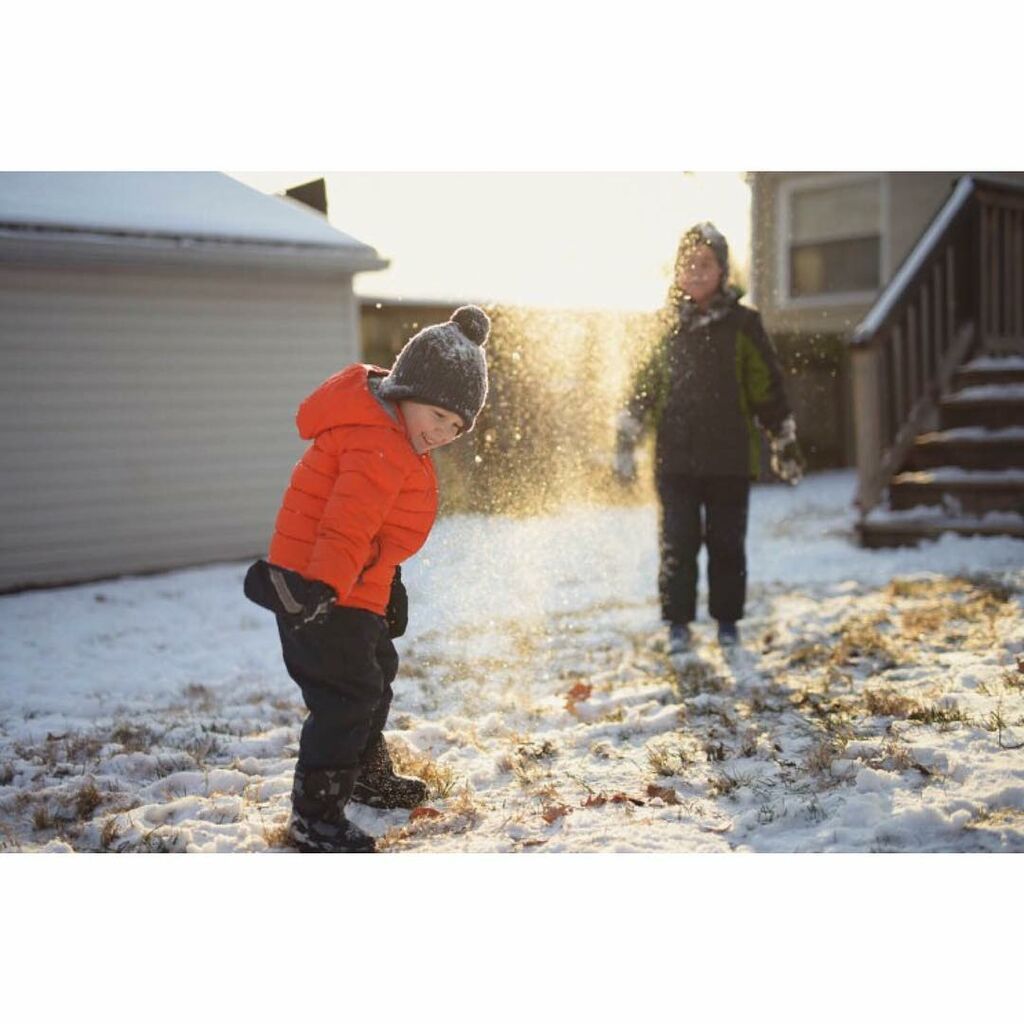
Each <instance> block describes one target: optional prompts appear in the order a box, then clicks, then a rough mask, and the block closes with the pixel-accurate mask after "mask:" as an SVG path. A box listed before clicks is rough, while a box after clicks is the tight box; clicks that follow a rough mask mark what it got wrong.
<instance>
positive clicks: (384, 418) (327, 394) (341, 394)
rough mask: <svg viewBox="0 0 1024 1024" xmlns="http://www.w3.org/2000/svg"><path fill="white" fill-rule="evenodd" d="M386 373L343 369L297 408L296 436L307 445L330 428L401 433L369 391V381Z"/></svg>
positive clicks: (375, 368)
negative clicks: (387, 430) (368, 427)
mask: <svg viewBox="0 0 1024 1024" xmlns="http://www.w3.org/2000/svg"><path fill="white" fill-rule="evenodd" d="M386 376H387V370H382V369H381V368H380V367H379V366H370V365H369V364H367V363H356V364H354V365H353V366H347V367H345V369H344V370H342V371H341V372H340V373H336V374H335V375H334V376H333V377H328V379H327V380H325V381H324V382H323V384H321V385H320V386H319V387H318V388H317V389H316V390H315V391H314V392H313V393H312V394H311V395H309V397H308V398H306V399H305V400H304V401H303V402H302V404H301V405H300V406H299V411H298V413H296V416H295V424H296V426H297V427H298V428H299V436H300V437H302V438H303V440H306V441H309V440H312V439H313V438H314V437H316V436H317V435H318V434H322V433H323V432H324V431H325V430H331V429H332V428H333V427H354V426H373V427H387V428H390V429H392V430H397V431H398V432H399V433H403V430H402V427H401V425H400V424H398V423H396V422H395V420H393V419H392V418H391V417H390V416H389V415H388V414H387V412H385V410H384V408H383V407H382V406H381V404H380V402H379V401H378V400H377V399H376V398H375V397H374V396H373V394H372V392H371V391H370V386H369V381H370V379H371V378H372V377H386Z"/></svg>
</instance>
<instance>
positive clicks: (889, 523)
mask: <svg viewBox="0 0 1024 1024" xmlns="http://www.w3.org/2000/svg"><path fill="white" fill-rule="evenodd" d="M857 533H858V535H859V537H860V542H861V544H862V545H863V546H864V547H867V548H891V547H905V546H908V545H914V544H918V543H920V542H921V541H922V540H935V539H937V538H938V537H941V536H942V535H943V534H944V533H954V534H957V535H958V536H961V537H1017V538H1020V539H1021V540H1024V516H1020V515H1014V514H1013V513H1005V512H1004V513H992V514H989V515H986V516H984V517H978V516H951V515H944V514H942V513H939V514H935V513H934V512H929V511H928V510H916V509H915V510H914V511H913V512H911V513H907V512H901V513H891V512H888V511H886V510H884V509H882V510H875V511H874V512H872V513H871V514H870V515H869V516H868V517H867V518H866V519H863V520H861V522H859V523H858V524H857Z"/></svg>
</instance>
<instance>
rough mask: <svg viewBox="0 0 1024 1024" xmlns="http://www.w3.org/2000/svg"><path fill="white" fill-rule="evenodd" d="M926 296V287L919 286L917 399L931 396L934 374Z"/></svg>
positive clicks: (928, 306)
mask: <svg viewBox="0 0 1024 1024" xmlns="http://www.w3.org/2000/svg"><path fill="white" fill-rule="evenodd" d="M928 295H929V290H928V285H927V284H923V285H921V306H920V314H919V315H920V320H919V321H918V331H919V337H920V344H919V345H918V347H917V350H918V353H919V355H918V363H917V365H918V366H919V367H920V370H921V386H920V388H919V390H918V397H920V396H921V395H927V394H931V390H932V377H933V376H934V374H935V364H934V362H933V361H932V336H931V326H932V325H931V317H930V316H929V313H930V312H931V310H930V303H929V301H928Z"/></svg>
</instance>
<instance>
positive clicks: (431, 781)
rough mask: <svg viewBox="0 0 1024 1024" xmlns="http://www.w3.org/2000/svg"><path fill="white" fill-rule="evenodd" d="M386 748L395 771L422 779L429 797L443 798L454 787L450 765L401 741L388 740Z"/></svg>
mask: <svg viewBox="0 0 1024 1024" xmlns="http://www.w3.org/2000/svg"><path fill="white" fill-rule="evenodd" d="M388 750H389V751H390V753H391V761H392V763H393V764H394V766H395V771H396V772H397V773H398V774H399V775H415V776H416V777H417V778H420V779H422V780H423V781H424V782H425V783H426V784H427V793H428V796H429V798H430V799H444V798H445V797H447V796H448V795H449V794H450V793H451V792H452V790H453V789H454V788H455V783H456V778H455V772H454V770H453V769H452V768H451V766H450V765H446V764H439V763H438V762H437V761H435V760H434V758H432V757H431V756H430V755H429V754H420V753H417V752H415V751H414V750H413V749H412V748H411V747H409V746H407V745H406V744H405V743H402V742H397V743H396V742H394V741H393V740H389V741H388Z"/></svg>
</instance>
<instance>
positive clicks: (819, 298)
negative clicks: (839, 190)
mask: <svg viewBox="0 0 1024 1024" xmlns="http://www.w3.org/2000/svg"><path fill="white" fill-rule="evenodd" d="M869 179H870V180H874V181H877V182H878V186H879V204H878V220H879V224H878V234H879V241H878V249H879V252H878V275H879V278H880V280H879V286H878V289H874V290H872V291H860V292H828V293H827V294H824V295H803V296H799V297H796V298H794V297H793V296H791V295H790V293H789V288H790V280H789V241H790V236H791V234H792V213H793V202H792V200H793V194H794V193H795V192H803V191H807V190H810V189H815V188H823V187H828V186H832V185H845V184H847V183H849V182H853V181H865V180H869ZM777 206H778V215H777V216H776V218H775V226H776V231H775V267H776V280H777V281H778V283H779V286H778V290H777V294H778V302H777V307H776V308H778V309H780V310H790V309H821V308H822V307H827V306H860V305H864V304H869V303H871V302H874V300H875V298H876V296H877V295H878V292H879V291H880V290H881V288H882V287H883V286H884V285H885V282H886V281H888V279H889V266H890V263H891V255H890V252H889V248H890V235H891V234H892V232H891V231H890V229H889V209H890V189H889V175H888V174H887V173H886V172H884V171H871V172H856V173H850V174H842V173H837V174H813V175H807V176H805V177H800V178H786V179H783V180H782V181H780V182H779V187H778V193H777Z"/></svg>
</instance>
